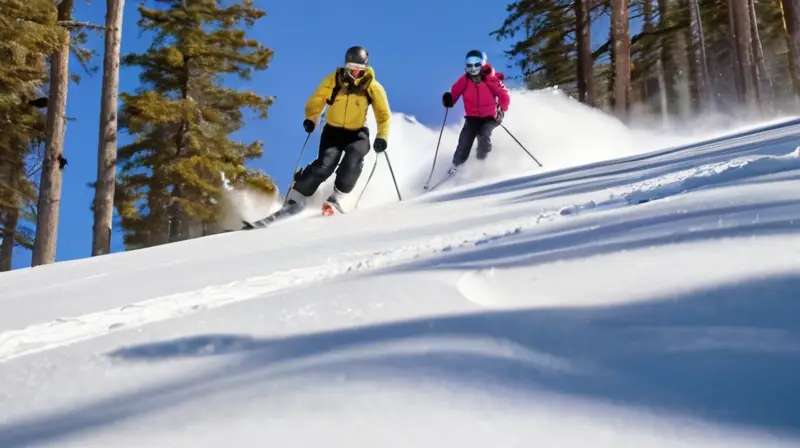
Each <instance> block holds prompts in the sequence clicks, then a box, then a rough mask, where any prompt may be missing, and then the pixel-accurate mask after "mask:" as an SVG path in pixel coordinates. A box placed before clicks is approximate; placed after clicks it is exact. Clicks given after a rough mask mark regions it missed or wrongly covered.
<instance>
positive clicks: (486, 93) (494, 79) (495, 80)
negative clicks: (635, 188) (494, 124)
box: [450, 64, 511, 118]
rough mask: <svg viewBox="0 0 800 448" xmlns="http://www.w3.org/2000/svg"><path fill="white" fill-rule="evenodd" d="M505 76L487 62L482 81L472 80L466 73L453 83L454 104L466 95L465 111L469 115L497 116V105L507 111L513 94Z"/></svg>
mask: <svg viewBox="0 0 800 448" xmlns="http://www.w3.org/2000/svg"><path fill="white" fill-rule="evenodd" d="M503 79H504V76H503V74H502V73H496V72H495V71H494V68H492V66H491V65H489V64H486V66H485V67H484V69H483V72H481V81H480V82H479V83H477V84H476V83H474V82H472V81H471V80H470V79H469V78H468V77H467V75H466V74H464V75H462V76H461V77H460V78H458V80H457V81H456V82H455V83H453V86H452V87H451V88H450V94H451V95H453V104H455V103H457V102H458V98H459V97H462V96H463V97H464V112H465V113H466V115H467V116H468V117H493V118H496V117H497V106H498V105H499V106H500V110H502V111H503V112H506V111H507V110H508V106H509V105H510V104H511V96H510V95H509V93H508V89H506V86H505V84H503Z"/></svg>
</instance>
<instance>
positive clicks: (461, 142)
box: [453, 117, 480, 166]
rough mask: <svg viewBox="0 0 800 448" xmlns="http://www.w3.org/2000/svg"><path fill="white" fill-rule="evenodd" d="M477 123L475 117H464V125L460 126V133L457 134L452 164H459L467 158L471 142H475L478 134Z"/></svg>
mask: <svg viewBox="0 0 800 448" xmlns="http://www.w3.org/2000/svg"><path fill="white" fill-rule="evenodd" d="M479 125H480V121H478V119H476V118H475V117H467V118H466V121H465V122H464V127H462V128H461V133H460V134H459V135H458V146H456V152H455V153H454V154H453V166H459V165H461V164H462V163H464V162H466V161H467V158H469V153H470V152H471V151H472V144H473V143H474V142H475V137H476V136H477V135H478V126H479Z"/></svg>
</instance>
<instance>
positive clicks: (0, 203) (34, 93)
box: [0, 0, 63, 271]
mask: <svg viewBox="0 0 800 448" xmlns="http://www.w3.org/2000/svg"><path fill="white" fill-rule="evenodd" d="M0 10H2V11H3V14H2V15H0V60H2V61H3V63H2V64H0V239H2V243H0V271H4V270H9V269H11V257H12V254H13V250H14V247H16V246H23V247H26V248H31V245H32V241H31V239H30V237H31V231H30V229H27V228H25V227H24V226H22V225H21V223H22V222H23V221H24V220H25V218H26V217H27V218H29V217H30V213H29V210H28V209H27V208H29V207H30V205H31V204H32V203H35V201H36V194H37V193H36V187H35V185H34V183H33V182H32V181H31V179H30V172H29V167H30V163H29V161H30V158H31V156H32V155H34V156H35V155H36V154H35V151H34V149H35V148H37V147H38V145H37V142H40V141H41V139H42V138H43V136H44V115H43V114H42V112H41V111H40V110H39V109H38V108H40V107H44V106H45V104H44V103H45V101H44V100H43V99H41V94H42V86H43V84H44V82H45V81H46V78H47V73H46V58H47V56H48V55H50V54H51V53H53V52H54V51H56V50H57V49H58V48H60V47H61V45H62V43H63V40H62V38H63V30H62V28H61V27H59V26H58V24H57V12H56V8H55V6H54V5H53V4H52V3H51V2H50V1H47V0H0Z"/></svg>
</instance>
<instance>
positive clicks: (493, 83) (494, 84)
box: [486, 76, 511, 112]
mask: <svg viewBox="0 0 800 448" xmlns="http://www.w3.org/2000/svg"><path fill="white" fill-rule="evenodd" d="M486 85H487V86H488V87H489V90H491V91H492V93H493V94H494V96H496V97H497V102H498V104H499V105H500V110H502V111H503V112H507V111H508V106H509V105H511V95H510V94H509V93H508V89H507V88H506V86H505V84H503V81H501V80H500V79H499V78H497V77H495V76H493V77H491V78H489V79H487V80H486Z"/></svg>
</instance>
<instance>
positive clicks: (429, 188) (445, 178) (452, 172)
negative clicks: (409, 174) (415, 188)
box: [428, 170, 457, 191]
mask: <svg viewBox="0 0 800 448" xmlns="http://www.w3.org/2000/svg"><path fill="white" fill-rule="evenodd" d="M456 172H457V171H453V170H451V171H448V172H447V174H445V175H444V177H443V178H442V179H441V180H439V182H436V183H435V184H433V185H432V186H430V187H428V191H433V190H435V189H436V188H438V187H439V186H441V185H442V184H443V183H445V182H447V181H448V180H449V179H451V178H452V177H453V176H454V175H455V174H456Z"/></svg>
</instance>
